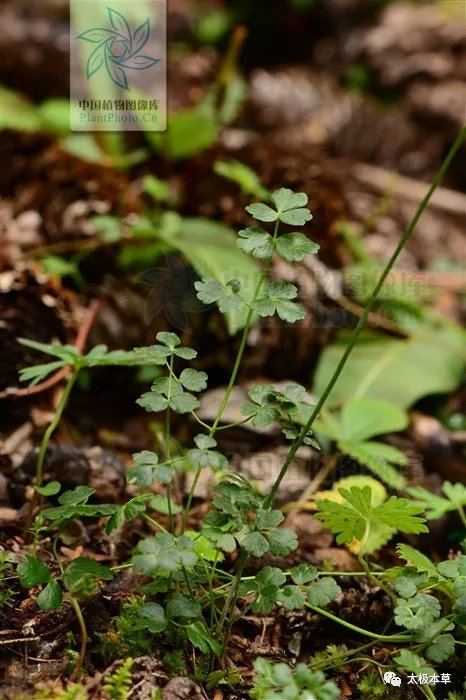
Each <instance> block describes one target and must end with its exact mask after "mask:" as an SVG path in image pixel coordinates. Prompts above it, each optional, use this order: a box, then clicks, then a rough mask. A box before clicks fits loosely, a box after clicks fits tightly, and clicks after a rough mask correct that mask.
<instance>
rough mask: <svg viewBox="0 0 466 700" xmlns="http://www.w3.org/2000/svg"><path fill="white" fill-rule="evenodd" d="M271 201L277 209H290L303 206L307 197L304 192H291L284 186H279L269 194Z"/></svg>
mask: <svg viewBox="0 0 466 700" xmlns="http://www.w3.org/2000/svg"><path fill="white" fill-rule="evenodd" d="M271 199H272V202H273V203H274V204H275V206H276V207H277V211H279V212H283V211H289V210H290V209H300V208H301V207H305V206H306V204H307V202H308V198H307V194H305V193H304V192H293V190H289V189H287V188H286V187H280V188H279V189H278V190H275V191H274V192H272V194H271Z"/></svg>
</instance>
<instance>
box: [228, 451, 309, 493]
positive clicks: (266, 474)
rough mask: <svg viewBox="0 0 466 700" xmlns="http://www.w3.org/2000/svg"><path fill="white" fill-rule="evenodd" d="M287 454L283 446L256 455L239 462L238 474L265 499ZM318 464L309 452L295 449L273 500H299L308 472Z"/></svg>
mask: <svg viewBox="0 0 466 700" xmlns="http://www.w3.org/2000/svg"><path fill="white" fill-rule="evenodd" d="M287 454H288V447H287V446H286V445H282V446H280V447H277V448H275V449H274V450H273V451H272V450H264V451H262V452H256V453H254V454H252V455H248V456H246V457H244V458H243V459H241V460H240V462H239V467H238V471H239V472H240V473H241V474H243V476H245V477H246V478H247V479H248V480H249V481H252V482H253V483H254V484H255V485H256V486H257V488H258V489H259V491H260V492H261V493H262V494H263V495H264V496H265V495H266V494H268V493H269V492H270V489H271V488H272V486H273V484H274V483H275V481H276V479H277V477H278V475H279V473H280V469H281V468H282V465H283V462H284V460H285V458H286V455H287ZM318 460H319V455H318V453H316V452H315V450H313V449H312V448H310V447H307V446H304V445H303V446H302V447H300V448H299V450H298V452H297V454H296V457H295V459H294V460H293V461H292V463H291V464H290V467H289V469H288V472H287V474H286V476H285V478H284V479H283V481H282V482H281V484H280V487H279V489H278V493H277V498H276V500H277V502H278V503H286V502H288V501H294V500H297V499H298V498H299V496H300V495H301V494H302V492H303V491H304V490H305V488H306V487H307V486H308V485H309V483H310V474H311V471H312V472H313V471H314V470H315V465H316V464H317V461H318Z"/></svg>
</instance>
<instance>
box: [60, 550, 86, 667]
mask: <svg viewBox="0 0 466 700" xmlns="http://www.w3.org/2000/svg"><path fill="white" fill-rule="evenodd" d="M57 547H58V537H55V539H54V540H53V544H52V552H53V556H54V558H55V561H56V562H57V564H58V568H59V569H60V574H61V576H62V577H63V576H64V573H65V570H64V568H63V564H62V563H61V560H60V557H59V556H58V551H57ZM70 603H71V607H72V608H73V610H74V613H75V615H76V619H77V621H78V624H79V629H80V631H81V645H80V647H79V655H78V658H77V660H76V663H75V665H74V668H73V671H72V673H71V676H70V680H71V681H74V680H75V679H76V678H77V676H78V673H79V670H80V669H81V668H82V666H83V664H84V657H85V655H86V647H87V643H88V641H89V637H88V634H87V627H86V623H85V621H84V617H83V613H82V610H81V606H80V605H79V603H78V601H77V600H76V598H75V597H74V596H73V595H72V594H71V593H70Z"/></svg>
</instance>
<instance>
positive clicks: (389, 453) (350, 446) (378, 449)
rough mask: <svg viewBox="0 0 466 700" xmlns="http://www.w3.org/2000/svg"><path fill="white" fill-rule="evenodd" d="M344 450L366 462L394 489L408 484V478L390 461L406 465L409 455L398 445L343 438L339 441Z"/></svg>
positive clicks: (354, 457) (358, 459)
mask: <svg viewBox="0 0 466 700" xmlns="http://www.w3.org/2000/svg"><path fill="white" fill-rule="evenodd" d="M338 447H339V448H340V449H341V451H342V452H344V453H345V454H347V455H349V456H350V457H352V458H353V459H355V460H357V461H358V462H360V463H361V464H364V466H366V467H367V468H368V469H370V470H371V472H373V473H374V474H375V475H376V476H378V477H379V479H381V480H382V481H384V482H385V483H386V484H388V485H389V486H391V487H392V488H394V489H402V488H403V487H404V486H405V485H406V479H405V478H404V476H402V475H401V474H400V473H399V471H398V470H397V469H395V468H394V467H393V466H392V465H391V464H390V462H393V463H395V464H400V465H405V464H406V463H407V461H408V460H407V457H406V456H405V455H404V454H403V452H400V450H397V449H396V447H392V446H391V445H385V443H382V442H376V441H374V440H368V441H367V442H350V441H349V440H342V441H339V442H338Z"/></svg>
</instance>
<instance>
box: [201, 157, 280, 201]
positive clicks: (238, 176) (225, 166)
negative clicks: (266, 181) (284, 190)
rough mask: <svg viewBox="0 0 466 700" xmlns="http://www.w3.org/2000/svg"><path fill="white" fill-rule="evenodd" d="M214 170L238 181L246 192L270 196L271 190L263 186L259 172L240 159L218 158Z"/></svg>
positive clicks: (254, 195)
mask: <svg viewBox="0 0 466 700" xmlns="http://www.w3.org/2000/svg"><path fill="white" fill-rule="evenodd" d="M214 172H216V173H217V175H221V176H222V177H226V178H227V179H228V180H231V181H232V182H236V184H238V185H239V186H240V187H241V190H242V191H243V192H244V194H249V195H252V196H253V197H257V198H260V199H267V198H268V197H269V192H268V191H267V190H266V189H265V188H264V187H262V185H261V183H260V179H259V176H258V175H257V173H256V172H254V170H252V169H251V168H250V167H249V166H247V165H245V164H244V163H241V161H239V160H228V161H227V160H217V161H216V162H215V163H214Z"/></svg>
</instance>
